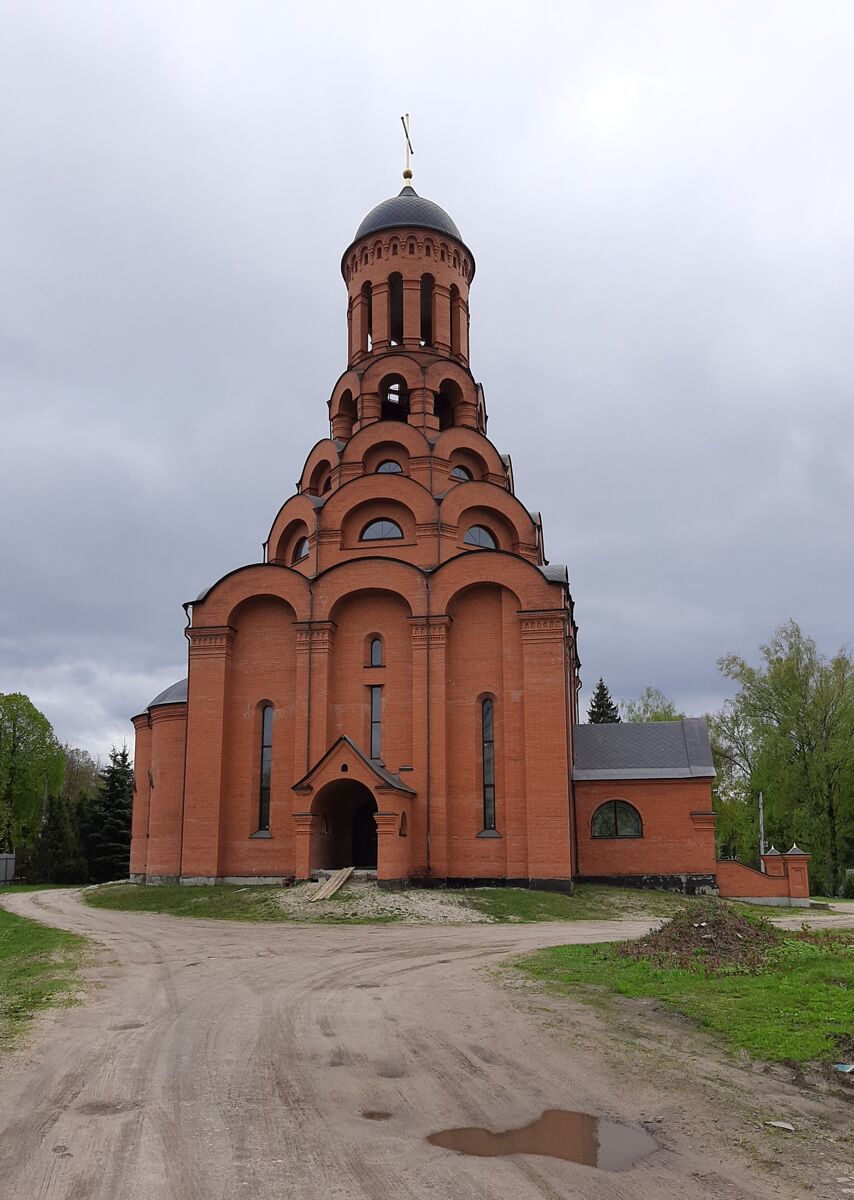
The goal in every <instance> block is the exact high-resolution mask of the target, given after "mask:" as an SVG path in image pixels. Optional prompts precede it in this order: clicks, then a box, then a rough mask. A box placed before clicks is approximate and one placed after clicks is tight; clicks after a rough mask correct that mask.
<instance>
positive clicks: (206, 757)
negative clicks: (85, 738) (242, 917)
mask: <svg viewBox="0 0 854 1200" xmlns="http://www.w3.org/2000/svg"><path fill="white" fill-rule="evenodd" d="M234 632H235V631H234V630H233V629H231V628H230V627H229V626H218V627H208V628H203V627H200V628H190V629H189V630H187V636H188V637H189V639H190V681H189V693H188V697H189V698H188V705H187V708H188V724H187V760H186V781H187V786H186V791H185V795H184V845H183V854H182V857H181V876H182V878H183V877H188V878H198V879H200V880H215V879H217V878H218V877H219V874H220V870H219V835H220V813H221V808H222V786H223V773H224V762H223V757H224V754H223V751H224V741H225V702H226V694H227V690H228V682H229V667H230V664H231V656H232V647H233V644H234Z"/></svg>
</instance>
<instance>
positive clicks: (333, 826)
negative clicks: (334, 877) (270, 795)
mask: <svg viewBox="0 0 854 1200" xmlns="http://www.w3.org/2000/svg"><path fill="white" fill-rule="evenodd" d="M311 811H312V813H313V814H314V816H315V817H316V820H315V822H314V828H313V829H312V832H311V850H310V864H311V870H312V871H316V870H318V869H323V870H334V871H337V870H338V869H339V868H340V867H362V868H370V869H371V870H376V866H377V826H376V822H375V821H374V813H375V812H376V811H377V803H376V800H374V798H373V796H372V795H371V790H370V788H367V787H365V785H364V784H363V783H359V782H358V781H357V780H355V779H347V778H346V776H345V777H344V778H342V779H335V780H332V781H331V782H330V783H327V784H326V786H325V787H322V788H321V789H320V791H319V792H318V794H317V797H316V798H315V800H314V803H313V804H312V806H311Z"/></svg>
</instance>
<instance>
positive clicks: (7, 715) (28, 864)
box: [0, 693, 133, 884]
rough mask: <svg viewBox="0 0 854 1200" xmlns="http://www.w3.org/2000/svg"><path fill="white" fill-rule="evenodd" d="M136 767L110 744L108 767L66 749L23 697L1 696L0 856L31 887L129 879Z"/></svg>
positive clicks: (73, 749)
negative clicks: (10, 860)
mask: <svg viewBox="0 0 854 1200" xmlns="http://www.w3.org/2000/svg"><path fill="white" fill-rule="evenodd" d="M132 804H133V764H132V762H131V759H130V755H129V754H128V749H127V746H122V747H121V748H119V747H116V746H113V748H112V750H111V751H110V754H109V758H108V761H107V763H106V765H101V763H99V762H97V761H96V760H95V759H93V758H92V756H91V755H90V754H88V753H87V752H86V751H85V750H78V749H75V748H74V747H71V746H63V745H61V744H60V742H59V741H58V740H57V738H56V735H55V734H54V731H53V729H52V727H51V724H50V722H49V721H48V719H47V717H46V716H45V715H44V714H43V713H41V712H39V710H38V709H37V708H36V707H35V706H34V705H33V704H32V703H31V701H30V700H29V699H28V698H27V697H26V696H24V695H21V694H20V693H12V694H7V695H3V694H0V854H11V853H13V852H14V853H15V855H16V878H18V879H21V880H26V881H28V882H33V883H69V884H71V883H104V882H106V881H108V880H111V879H126V878H127V875H128V870H129V862H130V829H131V808H132Z"/></svg>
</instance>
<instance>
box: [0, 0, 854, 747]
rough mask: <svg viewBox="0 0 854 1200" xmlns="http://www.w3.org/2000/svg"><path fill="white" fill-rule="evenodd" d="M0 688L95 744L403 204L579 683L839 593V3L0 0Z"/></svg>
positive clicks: (744, 630) (333, 357) (274, 462)
mask: <svg viewBox="0 0 854 1200" xmlns="http://www.w3.org/2000/svg"><path fill="white" fill-rule="evenodd" d="M0 25H1V26H2V35H0V172H2V177H0V406H2V425H0V572H2V586H0V691H7V692H8V691H23V692H26V693H27V694H28V695H29V696H30V697H31V698H32V700H33V701H34V703H35V704H36V705H37V706H38V707H39V708H41V709H42V710H43V711H44V712H45V713H46V715H47V716H48V718H49V719H50V720H51V722H52V723H53V725H54V728H55V729H56V732H57V734H58V736H59V737H60V738H61V739H62V740H63V741H66V742H70V743H72V744H74V745H78V746H82V747H85V748H87V749H89V750H90V751H91V752H92V753H94V754H99V755H101V756H102V757H103V756H105V754H106V752H107V751H108V750H109V748H110V745H111V743H112V742H113V741H119V742H120V741H121V740H122V739H124V738H128V740H129V741H130V740H131V738H132V732H133V731H132V728H131V726H130V724H129V722H128V718H129V717H130V716H131V715H132V714H134V713H136V712H138V711H140V710H141V709H142V708H144V707H145V705H146V704H147V703H148V701H149V700H150V699H151V698H152V696H153V695H154V694H155V693H156V692H158V691H160V690H161V689H162V688H164V687H166V686H167V685H168V684H171V683H172V682H174V681H175V680H176V679H178V678H181V677H182V676H183V675H184V674H185V673H186V643H185V640H184V636H183V627H184V617H183V613H182V611H181V603H182V602H183V601H185V600H188V599H190V598H192V597H193V596H195V595H196V594H197V593H198V592H199V591H200V590H201V589H202V588H203V587H204V586H206V585H208V584H210V583H211V582H212V581H213V580H215V579H217V578H218V577H220V576H221V575H223V574H224V573H225V572H226V571H229V570H231V569H232V568H234V567H236V566H238V565H241V564H243V563H246V562H251V561H257V560H258V559H259V558H260V554H261V549H260V547H261V542H262V541H263V539H264V538H265V537H266V534H267V531H268V529H269V526H270V523H271V520H272V517H273V516H274V514H275V512H276V510H277V509H278V507H279V505H280V504H281V503H282V501H283V500H284V499H285V498H286V497H287V496H288V495H290V494H291V493H292V491H293V488H294V482H295V480H296V479H297V478H298V476H299V473H300V470H301V467H302V463H303V460H304V458H305V456H306V454H307V452H308V450H309V449H310V447H311V446H312V445H313V443H314V442H315V441H316V440H317V439H318V438H320V437H322V436H324V435H325V434H326V432H327V428H328V426H327V420H326V401H327V399H328V397H329V393H330V391H331V389H332V386H333V384H334V382H335V380H336V378H337V377H338V375H339V373H340V372H341V371H342V370H343V368H344V366H345V365H346V322H345V308H346V292H345V288H344V284H343V282H342V280H341V276H340V273H339V262H340V256H341V253H342V251H343V250H344V248H345V247H346V246H347V244H348V243H349V242H350V240H351V239H352V236H353V233H354V231H355V229H356V226H357V225H358V223H359V221H360V220H361V218H362V217H363V216H364V214H365V213H366V212H367V211H368V209H370V208H371V207H373V205H374V204H376V203H378V202H379V201H380V200H383V199H385V198H386V197H387V196H390V195H393V194H395V193H396V192H397V191H398V190H399V188H400V185H401V178H400V171H401V167H402V142H401V130H400V122H399V115H400V113H402V112H403V111H409V112H410V113H411V114H412V135H413V142H414V145H415V151H416V154H415V158H414V161H413V167H414V170H415V179H414V183H415V187H416V189H417V190H418V191H419V193H420V194H421V195H424V196H428V197H429V198H430V199H433V200H435V201H437V202H438V203H439V204H441V205H442V206H443V207H444V208H446V209H447V210H448V212H449V213H450V214H451V216H452V217H453V218H454V219H455V220H456V222H457V224H458V225H459V227H460V229H461V231H462V235H463V237H464V238H465V240H466V243H467V244H468V245H469V246H470V247H471V249H472V250H473V252H474V254H475V257H476V260H477V268H478V269H477V277H476V279H475V282H474V286H473V289H472V296H471V308H472V333H471V337H472V368H473V371H474V374H475V377H476V378H477V379H478V380H480V381H481V382H482V383H483V385H484V388H485V391H486V400H487V406H488V410H489V415H490V424H489V433H490V436H491V438H492V440H493V441H494V442H495V443H496V445H497V446H498V448H499V449H500V450H501V451H502V452H505V453H510V454H511V455H512V457H513V463H514V470H515V477H516V489H517V493H518V495H519V496H520V498H521V499H522V500H523V502H524V503H525V504H526V505H527V506H528V507H529V508H536V509H540V510H541V511H542V514H543V520H544V526H545V537H546V553H547V556H548V557H549V559H550V560H551V561H552V562H566V563H567V564H568V566H569V574H570V581H571V586H572V591H573V595H574V597H575V601H576V616H577V619H578V623H579V626H580V634H579V648H580V654H581V658H582V662H583V676H584V680H585V692H584V697H585V704H586V700H587V698H588V697H589V692H590V687H591V686H592V685H593V684H595V681H596V679H597V678H598V676H599V675H602V676H604V678H605V680H606V682H607V683H608V685H609V687H610V689H611V692H612V694H613V695H614V696H615V698H620V697H623V698H631V697H633V696H636V695H637V694H638V693H639V692H640V691H641V689H642V688H644V687H645V686H647V685H654V686H657V687H659V688H661V689H662V690H663V691H665V692H666V693H667V694H669V695H670V696H672V697H673V698H674V699H675V701H676V702H677V704H679V705H681V706H682V707H683V708H684V709H685V710H686V711H688V712H689V713H700V712H703V711H706V710H708V709H710V708H711V707H713V706H716V705H717V704H719V703H720V701H721V700H722V698H723V697H724V696H725V695H727V694H728V685H726V684H725V683H724V681H722V680H721V678H720V676H719V674H718V671H717V669H716V666H715V662H716V659H717V658H718V657H719V656H720V655H721V654H723V653H725V652H727V651H737V652H739V653H742V654H744V655H745V656H748V657H751V658H755V657H756V655H757V648H758V646H759V644H760V642H762V641H763V640H765V639H766V638H767V637H768V636H769V635H770V633H771V631H772V630H773V629H774V627H775V626H776V625H778V624H779V623H780V622H782V621H784V620H786V619H788V618H789V617H794V618H796V619H797V620H798V621H799V622H800V623H801V625H802V627H803V628H804V630H805V631H807V632H809V633H811V634H812V635H813V636H814V637H815V638H816V639H817V641H818V643H819V645H820V647H821V648H822V649H823V650H824V651H826V652H832V651H833V650H835V649H836V648H837V647H838V646H839V645H841V644H843V643H846V642H849V640H850V639H851V636H852V609H854V605H852V591H854V556H852V525H854V520H852V518H854V504H852V499H854V402H852V380H854V337H852V310H853V309H854V306H853V305H852V301H853V300H854V296H852V292H853V291H854V286H852V273H853V271H854V217H852V214H854V153H852V150H854V147H852V126H854V121H853V120H852V116H854V71H852V62H854V6H852V4H851V3H850V2H848V0H845V2H841V3H838V4H835V3H829V2H828V3H822V2H821V0H810V2H809V3H785V2H784V0H780V2H779V3H763V2H762V0H751V2H750V3H747V4H746V3H744V2H743V0H738V2H737V3H732V4H728V3H725V2H721V0H714V2H712V0H708V2H701V0H696V2H693V3H692V2H691V0H677V2H675V3H664V2H661V3H657V2H654V0H650V2H647V3H639V2H638V0H628V2H626V3H620V2H617V0H610V2H609V0H590V2H589V3H584V2H580V0H561V2H559V3H553V4H551V3H542V2H537V0H528V3H526V4H518V3H512V4H511V3H505V2H504V0H491V2H489V3H472V2H469V3H462V4H461V3H453V4H452V3H444V2H442V0H440V2H438V3H437V2H436V0H433V2H432V3H431V4H429V5H427V6H424V5H411V4H400V3H398V4H387V3H383V2H376V0H375V2H374V3H372V4H371V5H367V4H359V3H353V2H350V3H344V2H343V0H342V2H340V3H334V4H333V3H323V2H315V3H312V4H299V5H296V4H293V3H282V0H277V2H276V3H258V2H255V0H241V3H239V4H238V3H236V2H233V3H228V4H225V3H217V2H216V0H204V2H199V3H188V2H182V0H169V2H168V3H161V2H158V0H145V2H144V3H143V2H137V0H122V2H121V3H120V4H116V3H115V0H108V2H104V3H91V2H88V0H75V2H74V3H71V4H57V3H44V2H41V0H17V2H16V0H0Z"/></svg>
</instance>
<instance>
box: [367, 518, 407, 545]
mask: <svg viewBox="0 0 854 1200" xmlns="http://www.w3.org/2000/svg"><path fill="white" fill-rule="evenodd" d="M402 537H403V530H402V529H401V528H400V526H399V525H398V524H397V523H396V522H395V521H386V520H381V521H371V522H370V524H369V525H366V526H365V528H364V529H363V530H362V532H361V534H360V535H359V541H360V542H381V541H384V540H385V539H386V538H402Z"/></svg>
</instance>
